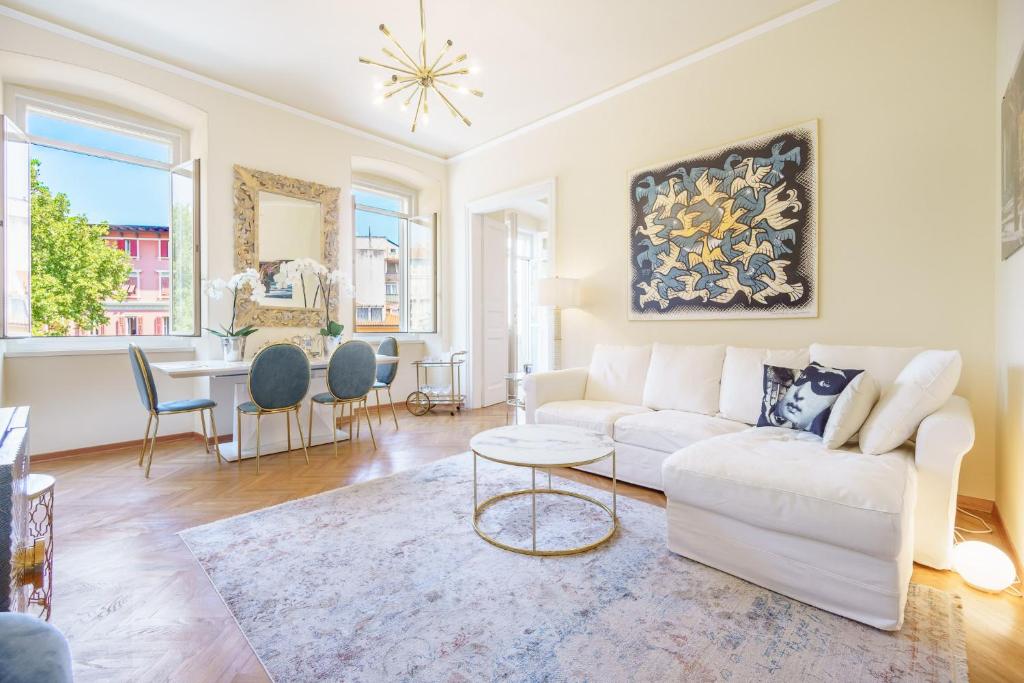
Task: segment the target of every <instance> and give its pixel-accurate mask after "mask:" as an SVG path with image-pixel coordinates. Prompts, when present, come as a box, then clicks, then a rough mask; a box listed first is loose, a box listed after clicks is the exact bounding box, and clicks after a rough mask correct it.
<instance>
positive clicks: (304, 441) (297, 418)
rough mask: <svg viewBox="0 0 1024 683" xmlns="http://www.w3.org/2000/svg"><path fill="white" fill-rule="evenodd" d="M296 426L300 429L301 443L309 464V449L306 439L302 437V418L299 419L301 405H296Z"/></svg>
mask: <svg viewBox="0 0 1024 683" xmlns="http://www.w3.org/2000/svg"><path fill="white" fill-rule="evenodd" d="M295 426H296V427H298V429H299V443H301V444H302V454H303V455H304V456H306V464H307V465H308V464H309V449H307V448H306V440H305V439H304V438H302V420H300V419H299V406H295Z"/></svg>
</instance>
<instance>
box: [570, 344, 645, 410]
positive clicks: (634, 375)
mask: <svg viewBox="0 0 1024 683" xmlns="http://www.w3.org/2000/svg"><path fill="white" fill-rule="evenodd" d="M650 362H651V347H650V346H610V345H608V344H598V345H597V346H595V347H594V355H593V356H592V357H591V359H590V373H589V374H588V375H587V389H586V391H585V392H584V395H583V398H585V399H587V400H588V401H612V402H615V403H626V404H629V405H634V406H638V405H641V404H642V403H643V394H644V380H645V379H646V378H647V366H648V365H650Z"/></svg>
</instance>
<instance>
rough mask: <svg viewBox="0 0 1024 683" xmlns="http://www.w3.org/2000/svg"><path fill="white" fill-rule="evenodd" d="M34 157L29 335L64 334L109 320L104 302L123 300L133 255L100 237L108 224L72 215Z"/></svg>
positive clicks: (65, 200)
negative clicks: (42, 177) (42, 175)
mask: <svg viewBox="0 0 1024 683" xmlns="http://www.w3.org/2000/svg"><path fill="white" fill-rule="evenodd" d="M39 167H40V164H39V160H38V159H33V160H32V172H31V174H32V175H31V180H32V334H33V335H50V336H60V335H66V334H68V331H69V330H70V328H71V325H72V324H77V325H79V326H80V327H81V328H83V329H85V330H92V329H94V328H96V327H98V326H100V325H103V324H105V323H106V322H107V314H106V311H105V310H104V308H103V303H104V302H105V301H110V300H113V301H124V298H125V296H126V295H127V292H126V291H125V288H124V283H125V281H126V280H127V279H128V276H129V275H130V274H131V272H132V262H131V257H129V256H128V254H126V253H125V252H124V251H122V250H120V249H117V248H115V247H113V246H111V245H110V244H109V243H108V242H107V240H105V239H103V237H104V235H106V234H107V232H108V231H109V228H108V226H107V224H106V222H104V223H101V224H98V225H91V224H90V223H89V220H88V219H87V218H86V217H85V216H84V215H77V216H76V215H72V213H71V202H70V201H69V200H68V197H67V195H66V194H64V193H63V192H58V193H56V194H54V193H52V192H51V191H50V188H49V187H47V186H46V185H44V184H43V183H42V182H41V181H40V180H39Z"/></svg>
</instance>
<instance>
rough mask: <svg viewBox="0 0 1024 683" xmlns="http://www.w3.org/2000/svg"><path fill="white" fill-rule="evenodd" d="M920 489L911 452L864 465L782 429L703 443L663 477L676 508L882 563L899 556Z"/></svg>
mask: <svg viewBox="0 0 1024 683" xmlns="http://www.w3.org/2000/svg"><path fill="white" fill-rule="evenodd" d="M916 482H917V480H916V470H915V469H914V458H913V453H912V452H911V451H909V450H905V449H900V450H896V451H891V452H889V453H886V454H884V455H880V456H878V457H865V456H864V455H862V454H861V453H859V452H857V451H853V450H829V449H827V448H825V446H824V445H823V444H822V442H821V439H820V438H818V437H816V436H814V435H813V434H809V433H807V432H798V431H793V430H789V429H780V428H777V427H765V428H761V429H751V430H747V431H744V432H738V433H735V434H726V435H724V436H719V437H716V438H714V439H706V440H704V441H699V442H697V443H695V444H693V445H692V446H689V447H687V448H684V449H682V450H680V451H678V452H676V453H674V454H672V455H671V456H669V457H668V458H667V459H666V460H665V464H664V466H663V469H662V483H663V485H664V487H665V495H666V496H667V497H668V499H669V500H671V501H678V502H681V503H685V504H687V505H691V506H693V507H698V508H701V509H705V510H709V511H712V512H715V513H718V514H720V515H725V516H727V517H731V518H733V519H736V520H739V521H741V522H745V523H747V524H753V525H755V526H759V527H761V528H764V529H770V530H773V531H779V532H783V533H787V534H793V535H796V536H801V537H804V538H809V539H813V540H816V541H821V542H823V543H829V544H832V545H837V546H842V547H845V548H849V549H851V550H856V551H858V552H862V553H866V554H868V555H872V556H874V557H879V558H883V559H891V558H895V557H896V555H897V554H898V553H899V552H900V548H901V543H902V541H903V539H902V538H901V535H902V532H901V531H900V529H901V522H902V521H903V519H902V517H903V515H912V514H913V505H914V494H915V492H916V490H917V489H916Z"/></svg>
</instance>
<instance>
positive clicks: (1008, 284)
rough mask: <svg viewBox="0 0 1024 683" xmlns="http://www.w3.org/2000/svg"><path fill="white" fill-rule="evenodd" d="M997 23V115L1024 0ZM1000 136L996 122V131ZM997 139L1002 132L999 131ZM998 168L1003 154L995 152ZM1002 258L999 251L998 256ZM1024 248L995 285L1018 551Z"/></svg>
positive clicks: (1002, 267) (1022, 524) (1001, 460)
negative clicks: (996, 288)
mask: <svg viewBox="0 0 1024 683" xmlns="http://www.w3.org/2000/svg"><path fill="white" fill-rule="evenodd" d="M997 8H998V9H997V12H998V15H997V29H996V82H995V89H994V91H995V94H996V96H995V105H994V107H993V110H992V111H993V112H994V113H993V116H994V117H996V122H997V126H998V121H999V118H1000V109H999V108H1000V102H1001V101H1002V97H1003V93H1004V92H1006V84H1007V83H1008V82H1009V80H1010V76H1011V74H1012V73H1013V69H1014V68H1015V67H1016V65H1017V59H1018V57H1019V56H1020V54H1021V50H1022V45H1024V0H999V2H998V5H997ZM996 135H997V136H998V128H997V131H996ZM997 140H998V137H997ZM995 158H996V164H997V166H996V168H997V172H998V169H999V163H1000V159H999V155H998V154H996V157H995ZM1000 204H1001V201H1000V200H999V199H998V198H997V199H996V200H995V201H993V207H995V208H994V213H995V218H994V221H993V223H994V226H996V227H993V228H992V229H993V231H994V232H998V226H999V224H1000V222H1001V221H1000V214H1001V212H1000ZM996 258H998V257H996ZM1021 292H1024V251H1018V252H1017V253H1016V254H1014V255H1013V256H1011V257H1010V258H1009V259H1007V260H1006V261H1001V262H1000V264H999V284H998V290H997V302H998V318H997V320H998V323H997V326H996V330H997V340H998V347H999V354H998V358H999V368H998V371H999V445H998V453H999V457H998V460H997V462H996V480H997V483H998V486H997V488H996V504H997V505H998V506H999V514H1000V516H1001V517H1002V519H1003V523H1004V524H1005V525H1006V530H1007V532H1008V533H1009V535H1010V538H1011V539H1012V540H1013V544H1014V546H1015V547H1016V548H1017V550H1018V551H1022V550H1024V502H1022V501H1021V498H1022V497H1024V462H1022V458H1024V307H1022V306H1021Z"/></svg>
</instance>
